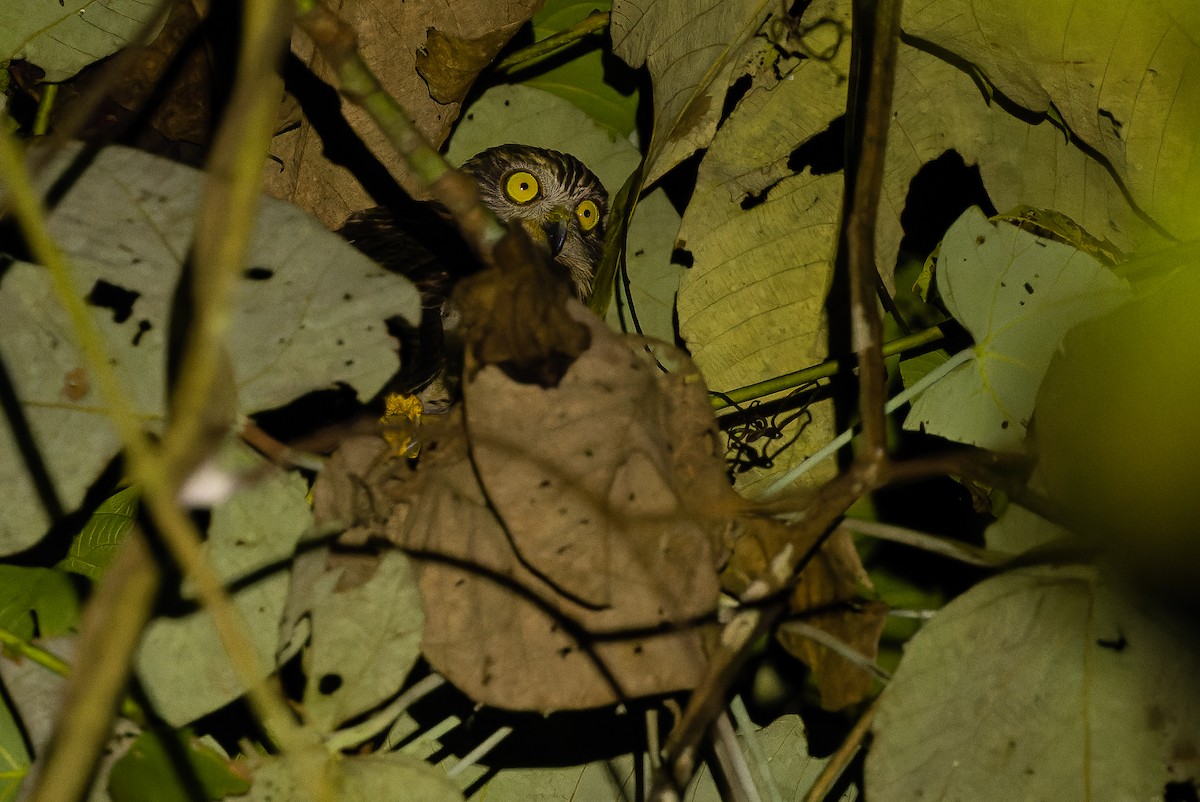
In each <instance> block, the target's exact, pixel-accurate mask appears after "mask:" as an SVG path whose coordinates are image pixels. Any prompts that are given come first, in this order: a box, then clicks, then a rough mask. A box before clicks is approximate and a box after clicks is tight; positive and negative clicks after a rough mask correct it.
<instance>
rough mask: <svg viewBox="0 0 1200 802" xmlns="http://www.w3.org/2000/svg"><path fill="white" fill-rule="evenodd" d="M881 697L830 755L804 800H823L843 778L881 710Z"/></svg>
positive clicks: (817, 801)
mask: <svg viewBox="0 0 1200 802" xmlns="http://www.w3.org/2000/svg"><path fill="white" fill-rule="evenodd" d="M879 699H880V697H876V698H875V701H873V702H871V706H870V707H868V708H867V709H866V712H864V713H863V714H862V715H861V716H860V717H859V719H858V721H857V722H855V724H854V728H853V729H852V730H850V734H849V735H847V736H846V740H845V741H843V742H842V745H841V746H839V747H838V750H837V751H836V752H834V753H833V754H832V755H830V756H829V762H828V763H826V764H825V768H824V769H822V770H821V774H820V776H819V777H817V781H816V782H814V783H813V785H812V788H809V789H808V793H807V794H805V796H804V802H822V800H824V799H825V796H826V795H827V794H828V793H829V791H830V789H831V788H833V786H834V784H835V783H836V782H837V781H838V780H839V779H840V778H841V776H842V773H843V772H844V771H845V770H846V767H847V766H849V765H850V761H851V760H853V759H854V756H855V755H856V754H857V753H858V750H859V749H860V748H861V747H862V743H863V740H864V739H865V738H866V737H867V733H868V732H870V730H871V722H872V721H874V720H875V713H877V712H878V711H879Z"/></svg>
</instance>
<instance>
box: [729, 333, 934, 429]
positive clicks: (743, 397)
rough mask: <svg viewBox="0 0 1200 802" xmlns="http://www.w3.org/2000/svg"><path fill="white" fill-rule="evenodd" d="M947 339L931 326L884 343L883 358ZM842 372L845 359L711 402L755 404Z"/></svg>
mask: <svg viewBox="0 0 1200 802" xmlns="http://www.w3.org/2000/svg"><path fill="white" fill-rule="evenodd" d="M944 337H945V333H944V332H943V331H942V329H941V327H940V326H930V327H929V328H927V329H925V330H923V331H918V332H916V333H914V334H909V335H907V336H905V337H901V338H899V339H896V340H892V341H891V342H886V343H884V344H883V355H884V357H889V356H895V355H896V354H903V353H905V352H907V351H913V350H916V349H917V348H922V347H924V346H926V345H931V344H933V343H936V342H938V341H939V340H941V339H943V338H944ZM841 369H842V365H841V360H839V359H826V360H825V361H824V362H821V363H820V364H818V365H812V366H810V367H807V368H803V369H801V370H796V371H792V372H791V373H785V374H783V375H782V376H774V377H772V378H770V379H767V380H766V381H761V382H755V383H754V384H747V385H746V386H745V387H738V388H737V389H736V390H729V391H728V392H724V393H713V394H711V395H710V397H709V400H710V401H711V402H712V408H713V411H717V410H721V409H725V408H726V407H731V406H733V405H734V404H742V403H745V402H747V401H753V400H754V399H756V398H764V397H766V396H768V395H774V394H775V393H780V392H783V391H785V390H794V389H795V388H797V387H802V386H804V385H806V384H810V383H812V382H815V381H817V380H818V379H827V378H829V377H830V376H834V375H836V374H837V373H839V372H840V371H841Z"/></svg>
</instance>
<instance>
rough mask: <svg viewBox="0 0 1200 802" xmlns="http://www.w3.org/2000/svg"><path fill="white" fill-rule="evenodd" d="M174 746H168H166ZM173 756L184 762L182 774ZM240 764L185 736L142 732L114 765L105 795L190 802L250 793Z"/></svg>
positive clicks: (118, 799) (131, 801)
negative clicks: (170, 741)
mask: <svg viewBox="0 0 1200 802" xmlns="http://www.w3.org/2000/svg"><path fill="white" fill-rule="evenodd" d="M168 739H170V740H172V741H174V743H172V744H170V746H168V745H167V744H166V741H167V740H168ZM177 756H182V757H183V758H184V759H185V760H186V761H187V768H188V770H187V773H186V774H182V773H181V772H180V770H179V768H178V766H177V765H176V763H175V759H176V758H177ZM247 773H248V772H247V770H246V768H245V764H244V763H243V764H241V765H240V766H239V765H237V764H235V763H234V762H233V761H231V760H230V759H229V758H228V757H226V756H225V755H224V754H223V753H221V752H220V751H218V750H217V749H215V748H214V747H213V746H211V745H209V744H206V743H204V742H203V741H201V740H200V739H199V738H197V737H196V736H195V734H193V733H192V732H191V731H190V730H183V731H181V732H178V733H176V732H164V733H159V732H156V731H153V730H145V731H143V732H142V733H141V734H140V735H138V737H137V739H136V740H134V742H133V743H131V744H130V745H129V749H128V751H127V752H126V753H125V754H124V755H123V756H122V757H121V758H120V759H119V760H118V761H117V762H116V763H114V764H113V767H112V769H111V771H110V773H109V775H108V793H109V795H110V796H111V797H112V799H113V802H195V800H196V797H197V795H199V796H200V797H201V798H203V799H210V800H211V799H221V798H222V797H225V796H230V795H235V794H242V793H245V792H246V791H248V790H249V789H250V782H249V780H248V779H247V777H246V774H247Z"/></svg>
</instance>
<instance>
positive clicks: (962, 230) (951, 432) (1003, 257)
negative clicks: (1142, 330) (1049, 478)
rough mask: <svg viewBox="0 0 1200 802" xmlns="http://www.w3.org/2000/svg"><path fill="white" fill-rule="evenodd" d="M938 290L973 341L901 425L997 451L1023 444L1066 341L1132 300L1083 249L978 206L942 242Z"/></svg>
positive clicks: (1125, 285) (1120, 282)
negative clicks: (993, 217) (1081, 326)
mask: <svg viewBox="0 0 1200 802" xmlns="http://www.w3.org/2000/svg"><path fill="white" fill-rule="evenodd" d="M937 288H938V292H939V293H941V297H942V300H943V301H944V302H945V304H946V309H947V310H948V311H949V312H950V314H951V315H953V316H954V318H955V320H957V321H958V322H959V323H961V324H962V325H963V326H964V327H965V328H966V329H967V331H968V332H970V334H971V336H972V338H974V340H975V345H974V349H973V352H972V353H971V356H970V358H969V359H968V360H967V361H966V362H964V363H962V364H959V365H958V366H956V367H955V368H954V369H952V370H951V371H950V372H949V373H948V374H946V375H945V376H944V377H942V378H941V379H939V380H938V381H937V383H935V384H934V385H933V386H932V387H930V388H929V389H928V390H926V391H925V392H924V393H923V394H922V395H920V396H918V397H917V399H916V400H915V401H914V402H913V405H912V410H911V411H910V412H909V414H908V417H907V418H905V421H904V428H906V429H919V430H921V431H923V432H927V433H929V434H935V435H938V436H939V437H946V438H948V439H951V440H955V441H957V442H960V443H968V444H971V445H976V446H979V447H981V448H990V449H997V450H1016V449H1018V448H1020V447H1021V444H1022V442H1023V441H1024V439H1025V432H1026V430H1027V429H1028V428H1029V422H1030V418H1031V417H1032V415H1033V409H1034V399H1035V398H1036V396H1037V392H1038V386H1039V385H1040V384H1041V382H1042V376H1043V375H1044V374H1045V372H1046V367H1047V366H1048V365H1049V364H1050V358H1051V356H1053V354H1054V352H1055V349H1056V348H1057V347H1058V344H1059V342H1060V341H1061V340H1062V338H1063V335H1064V334H1066V333H1067V331H1068V330H1069V329H1070V328H1071V327H1072V326H1074V325H1076V324H1077V323H1080V322H1082V321H1084V320H1087V319H1088V318H1091V317H1095V316H1097V315H1101V314H1104V313H1105V312H1107V311H1110V310H1111V309H1113V308H1115V307H1116V306H1118V305H1119V304H1120V303H1121V302H1122V301H1124V300H1125V299H1127V298H1128V297H1129V284H1128V282H1126V281H1125V280H1124V279H1121V278H1118V277H1117V276H1116V275H1114V274H1113V272H1112V271H1111V270H1109V269H1108V268H1106V267H1104V266H1103V265H1101V264H1100V263H1099V262H1097V261H1096V260H1095V259H1093V258H1092V257H1091V256H1088V255H1087V254H1086V253H1084V252H1083V251H1077V250H1075V249H1074V248H1072V247H1071V246H1069V245H1064V244H1062V243H1061V242H1054V241H1051V240H1044V239H1042V238H1040V237H1036V236H1034V235H1033V234H1031V233H1029V232H1028V231H1024V230H1023V229H1019V228H1016V227H1015V226H1010V225H1008V224H1007V223H993V222H991V221H989V220H987V219H986V218H985V217H984V216H983V212H981V211H979V209H978V207H974V206H973V207H971V208H970V209H968V210H967V211H966V212H964V213H963V215H962V216H961V217H960V218H959V219H958V220H957V221H955V223H954V225H953V226H951V227H950V230H949V231H948V232H946V238H945V239H944V240H942V245H941V255H940V256H939V257H938V269H937Z"/></svg>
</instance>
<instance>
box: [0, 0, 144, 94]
mask: <svg viewBox="0 0 1200 802" xmlns="http://www.w3.org/2000/svg"><path fill="white" fill-rule="evenodd" d="M158 12H159V4H158V3H151V2H146V1H145V0H59V1H58V2H45V0H4V2H3V3H0V63H3V62H6V61H8V60H9V59H24V60H26V61H28V62H30V63H32V64H36V65H37V66H39V67H41V68H42V69H43V70H45V71H46V76H45V80H46V81H50V82H58V81H65V80H66V79H68V78H70V77H71V76H72V75H74V74H75V73H77V72H79V71H80V70H81V69H83V68H84V67H86V66H87V65H89V64H91V63H92V62H94V61H99V60H100V59H102V58H104V57H106V56H111V55H112V54H113V53H115V52H117V51H118V50H120V49H121V48H122V47H124V46H125V45H127V44H129V43H130V42H132V41H133V40H134V39H135V38H136V37H137V35H138V33H139V32H140V31H141V30H142V29H143V28H144V27H145V26H146V25H148V24H149V23H150V22H152V21H153V20H154V19H155V17H156V16H157V15H158ZM149 34H150V38H153V36H154V31H149Z"/></svg>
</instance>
